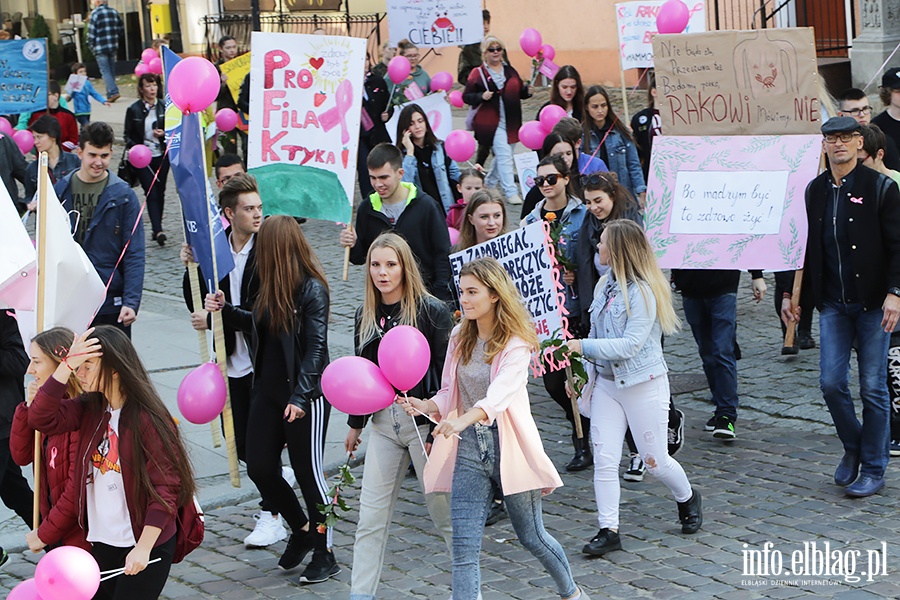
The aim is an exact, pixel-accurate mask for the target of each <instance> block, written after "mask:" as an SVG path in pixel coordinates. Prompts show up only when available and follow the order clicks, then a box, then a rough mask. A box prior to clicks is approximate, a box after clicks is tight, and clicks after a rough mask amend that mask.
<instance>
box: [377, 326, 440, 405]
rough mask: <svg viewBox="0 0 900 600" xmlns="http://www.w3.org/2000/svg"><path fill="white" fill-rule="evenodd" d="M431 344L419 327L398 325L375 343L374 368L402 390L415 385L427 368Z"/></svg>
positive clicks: (406, 390)
mask: <svg viewBox="0 0 900 600" xmlns="http://www.w3.org/2000/svg"><path fill="white" fill-rule="evenodd" d="M430 363H431V348H430V347H429V346H428V340H426V339H425V336H424V335H423V334H422V332H421V331H419V330H418V329H416V328H415V327H410V326H409V325H398V326H396V327H394V328H392V329H391V330H390V331H388V332H387V333H386V334H384V337H383V338H381V344H379V346H378V368H380V369H381V372H382V373H384V376H385V377H386V378H387V380H388V381H390V382H391V385H392V386H394V387H395V388H397V389H398V390H400V391H402V392H408V391H409V390H411V389H413V388H414V387H416V386H417V385H418V384H419V382H420V381H422V378H423V377H425V374H426V373H427V372H428V365H429V364H430Z"/></svg>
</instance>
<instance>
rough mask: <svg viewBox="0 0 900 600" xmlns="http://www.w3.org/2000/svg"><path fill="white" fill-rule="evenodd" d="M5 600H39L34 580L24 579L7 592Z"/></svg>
mask: <svg viewBox="0 0 900 600" xmlns="http://www.w3.org/2000/svg"><path fill="white" fill-rule="evenodd" d="M6 600H41V595H40V594H38V591H37V585H36V584H35V582H34V579H26V580H25V581H23V582H22V583H20V584H19V585H17V586H16V587H14V588H13V589H12V590H11V591H10V592H9V595H8V596H7V597H6Z"/></svg>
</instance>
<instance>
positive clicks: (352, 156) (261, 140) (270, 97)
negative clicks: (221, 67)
mask: <svg viewBox="0 0 900 600" xmlns="http://www.w3.org/2000/svg"><path fill="white" fill-rule="evenodd" d="M365 59H366V41H365V40H364V39H361V38H352V37H343V36H342V37H338V36H321V35H300V34H290V33H260V32H254V33H253V35H252V37H251V59H250V61H251V63H250V64H251V68H250V86H251V88H250V89H251V94H250V124H251V126H250V131H249V133H248V158H247V166H248V168H249V171H250V173H251V174H252V175H254V176H255V177H256V179H257V181H258V182H259V188H260V194H261V195H262V197H263V198H264V199H265V203H264V204H263V209H264V211H265V213H266V214H267V215H272V214H286V215H293V216H297V217H309V218H313V219H324V220H329V221H339V222H343V223H348V222H349V221H350V213H351V209H352V207H353V195H354V193H355V185H356V150H357V146H358V145H359V124H360V111H361V110H362V92H363V76H364V72H363V70H364V68H365Z"/></svg>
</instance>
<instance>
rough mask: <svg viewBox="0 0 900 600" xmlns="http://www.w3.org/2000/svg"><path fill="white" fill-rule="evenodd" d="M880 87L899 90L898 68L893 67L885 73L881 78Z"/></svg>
mask: <svg viewBox="0 0 900 600" xmlns="http://www.w3.org/2000/svg"><path fill="white" fill-rule="evenodd" d="M881 87H885V88H888V89H892V90H898V89H900V68H898V67H894V68H893V69H888V70H887V71H885V72H884V75H882V76H881Z"/></svg>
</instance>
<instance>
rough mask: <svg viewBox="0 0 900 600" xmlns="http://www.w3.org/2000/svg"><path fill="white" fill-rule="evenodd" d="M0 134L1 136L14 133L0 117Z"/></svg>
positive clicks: (10, 126)
mask: <svg viewBox="0 0 900 600" xmlns="http://www.w3.org/2000/svg"><path fill="white" fill-rule="evenodd" d="M0 133H2V134H3V135H12V134H13V133H14V132H13V126H12V125H10V124H9V121H7V120H6V118H4V117H0Z"/></svg>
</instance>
